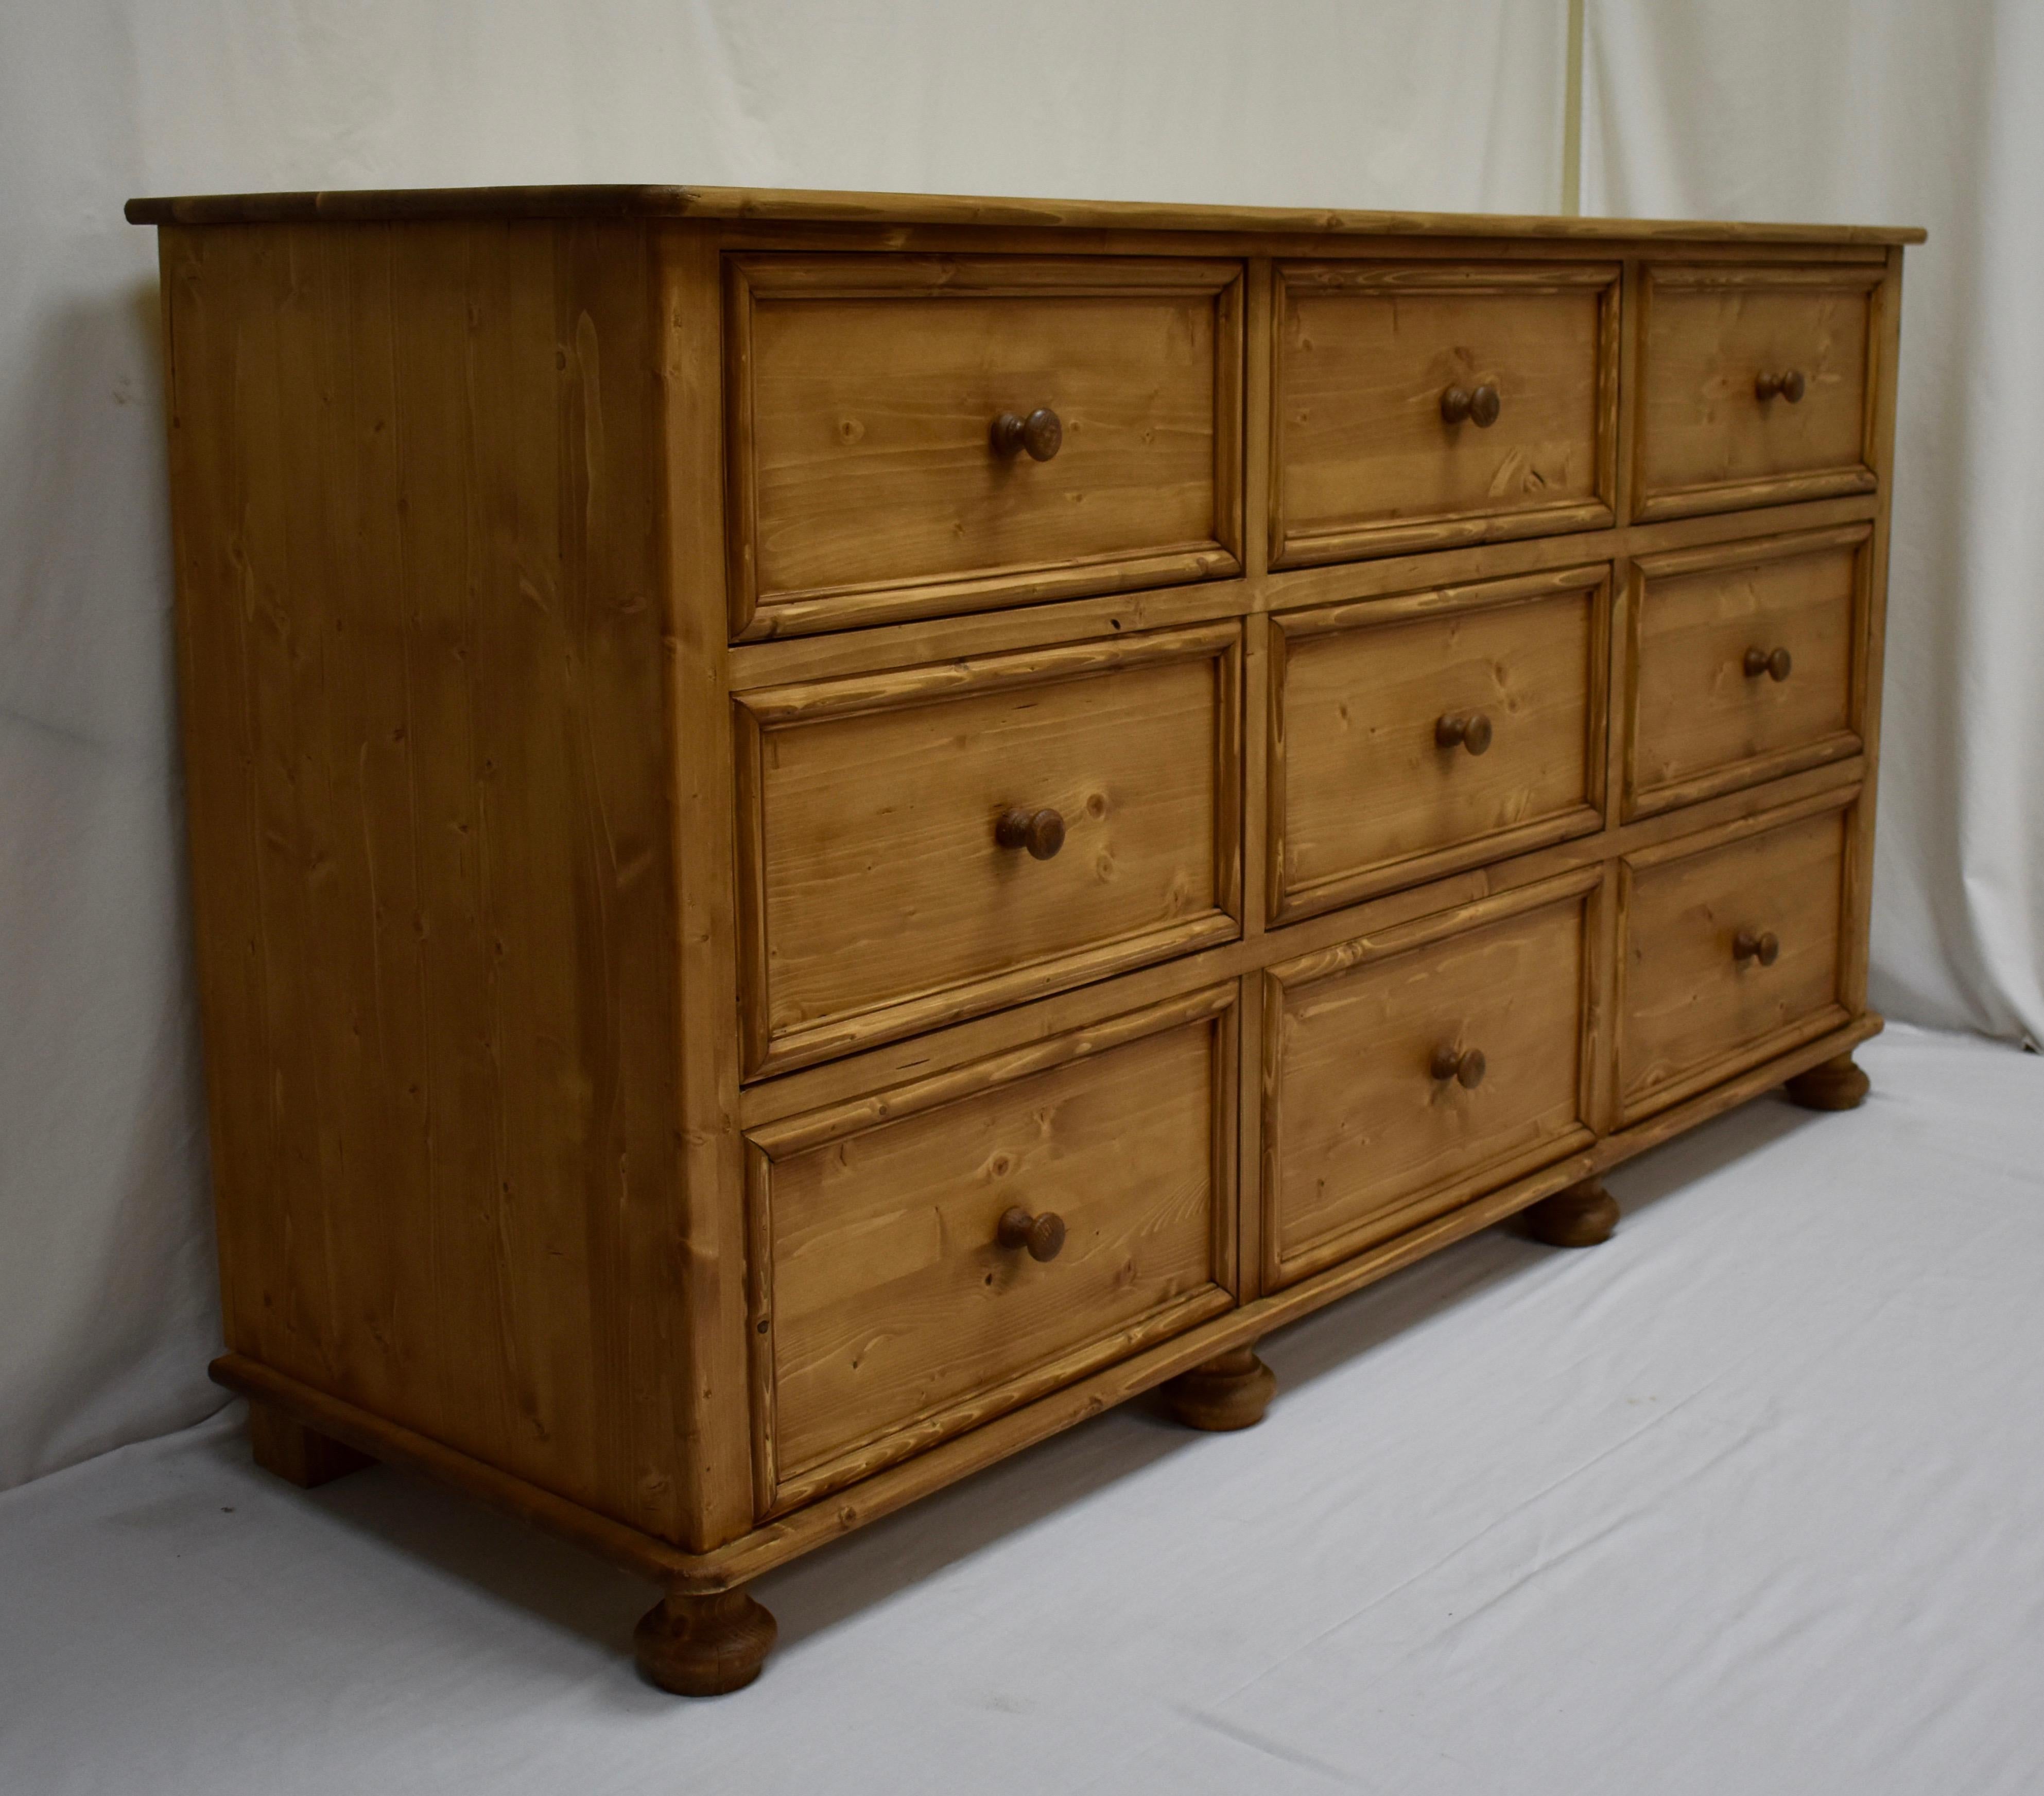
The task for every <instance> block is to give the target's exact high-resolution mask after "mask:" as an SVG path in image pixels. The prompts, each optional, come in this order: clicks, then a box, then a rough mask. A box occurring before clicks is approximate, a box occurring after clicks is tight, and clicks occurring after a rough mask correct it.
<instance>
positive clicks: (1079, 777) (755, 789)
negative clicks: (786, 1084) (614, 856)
mask: <svg viewBox="0 0 2044 1796" xmlns="http://www.w3.org/2000/svg"><path fill="white" fill-rule="evenodd" d="M1239 643H1240V633H1239V626H1238V625H1236V624H1234V623H1232V622H1230V623H1228V624H1208V625H1204V626H1201V627H1198V628H1195V629H1187V630H1176V631H1157V632H1155V633H1152V634H1149V635H1139V636H1130V637H1124V638H1121V639H1116V640H1114V641H1110V642H1105V643H1076V644H1073V645H1071V646H1069V647H1062V648H1054V649H1045V650H1035V651H1032V652H1029V653H1026V654H1009V655H997V656H992V657H989V658H985V659H982V660H975V661H956V662H945V663H943V664H942V665H940V666H932V667H917V668H909V669H905V670H901V671H898V672H893V673H876V674H870V675H865V676H862V677H855V678H851V679H843V680H832V681H815V682H811V683H807V684H804V685H792V686H781V687H773V688H769V689H763V690H760V691H756V692H748V693H741V694H739V695H737V698H736V712H737V721H738V738H737V758H738V780H739V793H738V798H739V819H738V821H739V832H740V853H739V877H740V919H739V920H740V936H741V952H742V957H743V958H742V965H743V984H744V993H743V1021H744V1035H745V1064H746V1072H747V1076H756V1075H758V1074H760V1073H768V1072H778V1071H781V1070H782V1069H786V1068H789V1067H793V1066H799V1065H806V1064H808V1063H809V1062H810V1061H818V1060H823V1059H827V1058H828V1057H831V1056H832V1055H833V1054H837V1053H844V1052H847V1051H849V1050H851V1049H854V1048H863V1047H867V1046H871V1045H872V1044H874V1042H882V1041H886V1040H889V1039H891V1038H893V1037H896V1036H899V1035H906V1034H913V1033H914V1032H915V1031H916V1030H921V1029H927V1028H930V1027H934V1026H935V1025H936V1024H939V1023H948V1022H952V1021H955V1020H956V1019H959V1018H960V1017H963V1016H967V1015H974V1014H976V1013H978V1012H979V1011H987V1010H993V1009H995V1008H997V1007H1000V1006H1002V1005H1005V1004H1014V1003H1016V1002H1019V1001H1020V1000H1024V999H1026V998H1032V997H1036V996H1041V995H1042V994H1043V993H1044V992H1052V991H1057V990H1060V989H1062V988H1065V987H1067V986H1072V985H1079V984H1085V983H1087V982H1088V981H1092V980H1096V979H1101V978H1105V977H1107V976H1108V975H1109V974H1111V973H1119V972H1121V971H1124V970H1125V969H1128V968H1129V967H1131V966H1136V965H1141V964H1143V963H1144V962H1146V961H1155V960H1161V959H1163V958H1164V957H1167V956H1169V955H1171V954H1180V953H1183V952H1185V951H1186V950H1189V949H1193V948H1198V947H1204V946H1210V945H1212V943H1214V942H1220V941H1224V940H1228V939H1229V938H1232V937H1233V936H1234V935H1235V934H1236V933H1237V931H1238V929H1239V917H1240V915H1241V905H1240V892H1241V852H1240V827H1239V789H1240V780H1241V773H1240V766H1239V763H1240V743H1239V724H1238V722H1237V719H1238V716H1239V698H1238V688H1239V680H1240V673H1239ZM1010 812H1020V814H1021V815H1022V816H1023V817H1024V818H1025V819H1026V818H1032V817H1035V816H1036V815H1039V814H1040V813H1042V812H1055V813H1056V815H1057V817H1058V819H1060V820H1061V822H1062V829H1063V836H1062V843H1061V844H1057V845H1053V844H1052V843H1051V842H1049V840H1048V839H1047V837H1046V836H1044V835H1042V834H1041V833H1039V835H1038V836H1037V838H1036V839H1035V842H1034V844H1033V845H1030V844H1027V843H1012V844H1010V843H1004V841H1003V833H1004V828H1005V825H1004V819H1005V818H1006V817H1007V816H1008V815H1009V813H1010ZM1051 848H1054V851H1053V852H1052V853H1051V854H1049V856H1048V858H1039V851H1041V850H1045V849H1051Z"/></svg>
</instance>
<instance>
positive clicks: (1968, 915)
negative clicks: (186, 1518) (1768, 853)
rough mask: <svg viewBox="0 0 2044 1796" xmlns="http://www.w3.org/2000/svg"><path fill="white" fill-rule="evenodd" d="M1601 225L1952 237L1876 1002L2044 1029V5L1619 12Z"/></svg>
mask: <svg viewBox="0 0 2044 1796" xmlns="http://www.w3.org/2000/svg"><path fill="white" fill-rule="evenodd" d="M1587 27H1588V28H1587V30H1586V33H1585V74H1584V83H1583V87H1584V119H1583V205H1584V209H1585V211H1590V212H1606V213H1627V214H1631V215H1634V216H1640V215H1648V216H1653V215H1662V216H1667V217H1692V218H1694V217H1709V218H1798V219H1809V220H1813V221H1833V220H1835V221H1854V220H1861V221H1864V220H1876V221H1881V222H1885V223H1896V224H1924V225H1927V226H1928V227H1929V228H1930V232H1931V240H1930V242H1929V243H1928V244H1925V245H1924V246H1923V248H1920V249H1912V250H1911V251H1909V253H1908V262H1907V265H1906V268H1905V271H1904V277H1903V294H1902V326H1903V336H1902V386H1901V393H1900V416H1899V417H1898V420H1897V422H1896V489H1895V490H1896V499H1895V528H1894V536H1893V550H1892V557H1891V566H1890V567H1889V570H1888V683H1887V700H1886V708H1885V716H1884V720H1883V734H1882V743H1881V811H1880V815H1879V819H1878V823H1877V829H1878V834H1877V838H1876V854H1875V872H1874V910H1873V918H1874V922H1873V994H1872V996H1873V1003H1874V1004H1875V1006H1876V1007H1877V1008H1880V1009H1884V1010H1886V1011H1888V1012H1889V1013H1890V1014H1892V1015H1896V1016H1899V1017H1908V1018H1910V1019H1913V1020H1915V1021H1916V1022H1919V1023H1934V1024H1938V1025H1941V1026H1943V1027H1954V1028H1974V1029H1983V1030H1987V1031H1988V1032H1989V1033H1990V1034H1996V1035H2004V1036H2023V1037H2025V1038H2027V1039H2028V1040H2029V1041H2030V1042H2031V1043H2032V1044H2034V1043H2036V1042H2039V1041H2040V1040H2044V332H2039V330H2038V295H2039V294H2040V293H2044V201H2040V198H2039V192H2038V186H2039V179H2040V177H2044V109H2039V107H2038V104H2037V94H2038V84H2039V82H2040V80H2044V6H2039V5H2038V0H1794V3H1793V4H1792V5H1784V4H1782V0H1685V3H1683V4H1681V5H1678V6H1627V5H1623V4H1620V3H1618V0H1591V4H1590V6H1589V10H1588V15H1587Z"/></svg>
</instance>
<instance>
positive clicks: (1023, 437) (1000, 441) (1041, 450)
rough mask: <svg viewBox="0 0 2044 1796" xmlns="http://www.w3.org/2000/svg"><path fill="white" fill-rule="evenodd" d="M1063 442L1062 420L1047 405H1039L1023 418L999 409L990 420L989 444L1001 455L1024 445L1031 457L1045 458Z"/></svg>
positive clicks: (1054, 451) (1034, 459) (1036, 459)
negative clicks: (997, 413)
mask: <svg viewBox="0 0 2044 1796" xmlns="http://www.w3.org/2000/svg"><path fill="white" fill-rule="evenodd" d="M1064 442H1065V427H1064V424H1062V421H1061V420H1059V419H1058V414H1057V413H1055V412H1054V411H1052V410H1051V408H1050V407H1049V406H1047V405H1039V406H1038V407H1037V408H1036V409H1035V411H1033V412H1032V413H1030V414H1029V415H1028V416H1027V417H1026V418H1025V417H1023V416H1020V414H1019V413H1014V412H1003V413H1001V416H999V417H997V418H996V419H995V420H993V447H994V448H995V449H996V450H997V451H998V452H999V453H1001V455H1013V454H1014V453H1015V452H1016V451H1017V450H1018V449H1026V450H1027V451H1028V452H1029V459H1030V460H1031V461H1032V462H1047V461H1048V460H1050V459H1051V457H1052V456H1053V455H1056V454H1057V452H1058V450H1060V449H1061V448H1062V447H1064Z"/></svg>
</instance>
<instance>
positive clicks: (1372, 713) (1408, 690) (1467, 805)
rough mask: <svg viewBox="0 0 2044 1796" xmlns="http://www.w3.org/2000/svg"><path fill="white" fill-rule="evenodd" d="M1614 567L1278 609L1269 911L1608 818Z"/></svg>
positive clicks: (1338, 897) (1298, 911) (1450, 865)
mask: <svg viewBox="0 0 2044 1796" xmlns="http://www.w3.org/2000/svg"><path fill="white" fill-rule="evenodd" d="M1610 609H1611V600H1610V581H1609V570H1608V568H1605V567H1588V568H1569V569H1565V570H1561V571H1559V572H1558V573H1555V574H1541V575H1536V576H1534V577H1532V578H1528V579H1525V580H1514V581H1495V582H1493V583H1491V584H1489V585H1481V586H1471V587H1464V588H1458V589H1453V590H1450V591H1444V592H1439V593H1422V594H1419V595H1416V596H1414V597H1409V598H1406V599H1397V600H1372V601H1365V602H1362V603H1359V604H1348V605H1334V606H1329V607H1327V608H1324V609H1323V610H1320V611H1314V612H1298V613H1295V614H1293V615H1291V616H1277V617H1274V619H1273V620H1272V635H1271V654H1270V682H1271V684H1270V698H1271V702H1270V746H1269V750H1268V753H1267V754H1266V767H1267V773H1268V778H1269V781H1270V801H1269V804H1268V806H1267V811H1268V815H1269V819H1270V836H1271V839H1270V851H1269V855H1268V873H1269V880H1270V885H1269V890H1270V914H1271V915H1272V917H1273V919H1274V920H1276V921H1278V922H1289V921H1290V920H1292V919H1294V918H1297V917H1300V916H1306V915H1312V914H1313V913H1315V912H1316V911H1325V910H1330V909H1332V908H1334V907H1335V906H1336V905H1339V904H1348V903H1351V902H1353V901H1354V900H1356V899H1358V898H1362V897H1365V896H1369V895H1370V893H1372V892H1380V891H1384V890H1386V889H1388V888H1391V887H1393V886H1397V885H1411V884H1414V883H1416V882H1417V881H1421V880H1425V879H1431V878H1434V877H1438V876H1439V875H1440V874H1442V873H1449V872H1451V871H1453V870H1454V869H1456V868H1458V867H1462V866H1468V865H1473V864H1474V863H1475V862H1478V861H1482V860H1491V859H1496V858H1499V857H1500V856H1502V855H1504V854H1513V853H1520V852H1523V851H1525V850H1530V849H1533V848H1536V847H1539V846H1543V845H1544V844H1546V843H1549V842H1558V841H1561V840H1562V839H1565V838H1566V837H1569V836H1571V835H1583V834H1585V833H1586V832H1589V831H1593V830H1596V828H1598V827H1600V824H1601V823H1602V821H1603V816H1602V806H1603V803H1604V727H1605V726H1604V719H1605V714H1606V712H1605V704H1604V692H1605V685H1606V670H1607V668H1608V664H1609V651H1608V643H1609V616H1610Z"/></svg>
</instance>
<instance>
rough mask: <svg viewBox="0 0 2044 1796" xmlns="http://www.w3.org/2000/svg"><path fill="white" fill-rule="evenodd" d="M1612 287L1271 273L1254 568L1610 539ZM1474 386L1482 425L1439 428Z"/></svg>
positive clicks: (1529, 273)
mask: <svg viewBox="0 0 2044 1796" xmlns="http://www.w3.org/2000/svg"><path fill="white" fill-rule="evenodd" d="M1618 280H1619V269H1618V267H1616V265H1613V264H1611V263H1574V264H1561V263H1553V264H1544V265H1543V264H1539V263H1535V264H1530V265H1527V264H1514V265H1499V264H1477V265H1475V266H1471V267H1454V266H1442V265H1440V264H1437V263H1414V264H1399V263H1391V264H1381V263H1304V264H1301V263H1287V264H1281V265H1280V267H1278V269H1277V297H1276V301H1275V303H1274V310H1275V317H1274V328H1275V332H1276V336H1275V339H1274V343H1273V345H1272V351H1271V353H1272V355H1273V357H1274V361H1273V372H1272V375H1271V436H1270V442H1271V447H1270V461H1271V471H1270V541H1271V564H1272V565H1273V566H1278V567H1285V566H1300V565H1302V564H1305V563H1309V562H1326V561H1336V560H1343V559H1347V558H1351V557H1354V556H1356V555H1370V554H1385V553H1389V552H1391V551H1396V550H1400V549H1413V548H1423V549H1424V548H1442V547H1450V546H1452V545H1454V544H1455V543H1466V542H1478V541H1483V540H1486V539H1494V538H1498V537H1504V536H1513V535H1527V534H1530V533H1534V532H1545V531H1552V530H1562V529H1585V528H1596V527H1597V526H1600V525H1603V524H1609V523H1611V522H1612V516H1613V513H1612V497H1613V485H1614V478H1615V476H1614V469H1615V455H1616V440H1615V436H1614V434H1613V431H1612V428H1611V425H1612V420H1614V419H1615V405H1616V380H1617V352H1618V351H1617V344H1618V338H1617V323H1618ZM1477 386H1482V387H1484V388H1485V389H1486V390H1489V391H1491V392H1493V393H1496V394H1498V395H1499V396H1500V404H1501V409H1500V412H1499V413H1498V415H1497V417H1496V422H1495V423H1494V424H1492V425H1491V426H1490V427H1489V428H1479V427H1478V426H1477V424H1475V423H1474V422H1473V421H1471V422H1465V423H1461V424H1447V423H1444V422H1443V414H1442V396H1443V393H1444V391H1446V390H1448V389H1450V388H1451V387H1453V388H1455V389H1458V390H1472V389H1474V388H1476V387H1477Z"/></svg>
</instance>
